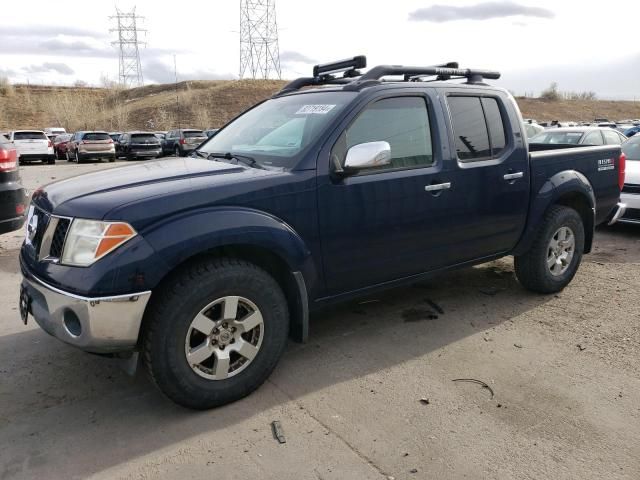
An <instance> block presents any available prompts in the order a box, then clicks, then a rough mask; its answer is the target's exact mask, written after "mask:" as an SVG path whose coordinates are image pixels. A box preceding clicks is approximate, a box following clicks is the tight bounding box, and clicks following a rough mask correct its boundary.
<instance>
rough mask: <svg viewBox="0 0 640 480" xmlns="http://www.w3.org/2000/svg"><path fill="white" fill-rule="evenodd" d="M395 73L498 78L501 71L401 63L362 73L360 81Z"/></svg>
mask: <svg viewBox="0 0 640 480" xmlns="http://www.w3.org/2000/svg"><path fill="white" fill-rule="evenodd" d="M393 75H405V76H407V75H409V76H411V77H430V76H436V75H438V76H449V77H454V76H455V77H466V78H474V79H475V78H478V77H482V78H488V79H491V80H497V79H499V78H500V72H494V71H491V70H474V69H470V68H450V67H443V66H439V65H436V66H433V67H404V66H401V65H381V66H379V67H374V68H372V69H371V70H369V71H368V72H367V73H365V74H364V75H362V76H361V77H360V78H359V79H358V82H366V81H368V80H380V79H381V78H383V77H387V76H393Z"/></svg>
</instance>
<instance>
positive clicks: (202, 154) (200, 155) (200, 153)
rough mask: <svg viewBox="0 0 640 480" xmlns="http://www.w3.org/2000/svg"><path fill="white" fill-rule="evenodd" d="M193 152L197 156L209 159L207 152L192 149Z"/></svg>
mask: <svg viewBox="0 0 640 480" xmlns="http://www.w3.org/2000/svg"><path fill="white" fill-rule="evenodd" d="M193 153H195V154H196V155H198V156H199V157H202V158H206V159H207V160H208V159H209V154H207V153H204V152H201V151H200V150H194V151H193Z"/></svg>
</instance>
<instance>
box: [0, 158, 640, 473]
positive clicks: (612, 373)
mask: <svg viewBox="0 0 640 480" xmlns="http://www.w3.org/2000/svg"><path fill="white" fill-rule="evenodd" d="M122 164H123V162H118V164H115V165H114V164H106V163H103V164H86V165H75V164H70V165H69V164H66V162H60V163H59V164H57V165H55V166H46V165H32V166H26V167H24V168H23V169H22V175H23V180H24V183H25V185H26V186H27V187H28V188H29V189H30V190H33V189H34V188H36V187H37V186H38V185H41V184H44V183H48V182H50V181H53V180H56V179H62V178H66V177H69V176H72V175H75V174H77V173H83V172H88V171H95V170H97V169H105V175H108V170H107V169H109V168H112V167H114V166H117V165H122ZM21 236H22V235H21V232H16V233H13V234H6V235H3V236H0V445H1V446H2V448H1V449H0V478H2V479H5V478H50V479H57V478H86V477H95V478H105V479H111V478H162V479H183V478H196V479H199V478H202V479H205V478H206V479H210V478H214V477H215V478H223V479H247V478H277V479H292V480H293V479H295V480H300V479H341V480H342V479H386V478H391V477H393V478H396V479H413V478H420V479H427V478H441V479H445V478H446V479H449V478H454V479H457V478H469V479H476V478H501V479H502V478H517V479H533V478H536V479H568V478H575V479H604V478H606V479H622V478H627V479H637V478H639V477H640V441H639V440H638V438H639V432H640V401H639V400H640V378H639V376H638V371H640V368H639V367H640V356H639V352H640V328H639V326H638V319H639V318H640V275H639V274H638V273H639V265H638V264H639V263H640V248H639V246H640V243H639V242H640V228H635V227H629V226H617V227H615V228H607V229H600V230H599V231H598V233H597V240H596V250H595V253H594V254H592V255H590V256H588V257H586V259H585V262H584V263H583V265H582V267H581V269H580V271H579V273H578V275H577V277H576V279H575V280H574V282H573V283H572V284H571V285H570V286H569V288H567V289H566V290H565V291H564V292H562V293H561V294H560V295H555V296H554V295H552V296H540V295H534V294H531V293H529V292H526V291H524V290H523V289H522V288H521V287H520V286H519V285H518V283H517V282H516V280H515V278H514V276H513V269H512V262H511V261H510V259H505V260H501V261H499V262H493V263H490V264H486V265H482V266H479V267H476V268H471V269H468V270H464V271H460V272H455V273H452V274H449V275H446V276H443V277H439V278H437V279H434V280H432V281H429V282H427V283H421V284H417V285H414V286H412V287H409V288H402V289H396V290H393V291H390V292H387V293H385V294H382V295H378V296H375V297H371V298H369V299H368V300H366V301H360V302H354V303H350V304H347V305H343V306H340V307H337V308H335V309H333V310H330V311H326V312H324V313H323V314H321V315H317V316H316V317H315V318H314V319H313V321H312V326H311V339H310V341H309V343H308V344H305V345H299V344H294V343H292V344H291V345H290V346H289V348H288V350H287V352H286V354H285V356H284V358H283V360H282V362H281V363H280V365H279V367H278V368H277V369H276V371H275V373H274V374H273V375H272V377H271V379H270V380H269V381H268V382H267V383H266V384H265V385H264V386H263V387H262V388H261V389H260V390H258V391H257V392H256V393H254V394H253V395H251V396H250V397H248V398H246V399H244V400H242V401H240V402H237V403H235V404H232V405H229V406H227V407H224V408H220V409H217V410H213V411H209V412H201V413H194V412H191V411H186V410H184V409H181V408H179V407H177V406H175V405H173V404H172V403H170V402H169V401H168V400H166V399H164V398H163V397H162V396H161V394H160V393H158V391H156V390H155V389H154V387H152V386H151V385H150V383H149V382H148V381H147V379H146V378H145V376H144V375H143V374H141V372H139V374H138V375H137V376H136V377H134V378H132V377H128V376H127V375H126V374H124V373H123V372H122V371H121V370H120V368H119V366H118V365H117V364H116V363H115V362H114V361H112V360H107V359H103V358H100V357H96V356H91V355H88V354H85V353H83V352H80V351H77V350H75V349H73V348H72V347H68V346H66V345H64V344H62V343H61V342H59V341H57V340H55V339H53V338H51V337H49V336H47V335H46V334H45V333H44V332H42V331H41V330H40V329H39V328H38V327H37V326H36V325H35V324H34V322H33V320H31V321H30V323H29V325H28V326H26V327H25V326H24V325H22V323H21V322H20V320H19V314H18V311H17V297H18V290H19V279H20V275H19V273H18V272H19V270H18V263H17V254H18V248H19V244H20V242H21ZM439 310H440V311H439ZM459 378H474V379H479V380H482V381H484V382H486V383H487V384H488V385H489V386H490V387H491V389H492V390H493V392H494V395H493V396H492V395H491V392H490V391H489V390H488V389H486V388H483V387H482V386H480V385H478V384H473V383H467V382H453V381H452V380H454V379H459ZM421 399H424V401H422V402H421ZM273 420H279V421H280V422H281V424H282V427H283V430H284V433H285V436H286V440H287V442H286V443H285V444H279V443H278V442H277V441H276V440H275V439H274V438H273V435H272V431H271V422H272V421H273Z"/></svg>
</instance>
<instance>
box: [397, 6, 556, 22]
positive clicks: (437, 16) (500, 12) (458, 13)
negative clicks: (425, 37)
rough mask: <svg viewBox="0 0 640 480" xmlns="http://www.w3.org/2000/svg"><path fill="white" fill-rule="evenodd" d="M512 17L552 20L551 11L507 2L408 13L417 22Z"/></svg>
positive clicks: (443, 7) (429, 8)
mask: <svg viewBox="0 0 640 480" xmlns="http://www.w3.org/2000/svg"><path fill="white" fill-rule="evenodd" d="M513 16H523V17H538V18H554V17H555V14H554V13H553V12H552V11H551V10H547V9H546V8H541V7H528V6H525V5H520V4H518V3H514V2H509V1H499V2H483V3H478V4H476V5H469V6H465V7H454V6H450V5H433V6H431V7H428V8H420V9H418V10H415V11H413V12H411V13H409V20H413V21H417V22H436V23H443V22H453V21H456V20H489V19H492V18H504V17H513Z"/></svg>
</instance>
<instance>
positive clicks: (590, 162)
mask: <svg viewBox="0 0 640 480" xmlns="http://www.w3.org/2000/svg"><path fill="white" fill-rule="evenodd" d="M529 152H530V153H529V156H530V159H531V161H530V165H531V182H532V185H531V195H532V196H537V195H539V194H544V187H545V184H546V183H547V182H549V181H551V183H552V184H554V186H555V183H557V181H554V180H553V177H554V175H556V174H558V173H559V172H566V171H571V170H573V171H576V172H578V173H579V174H581V175H582V176H583V177H584V178H585V179H586V180H587V181H588V183H589V184H590V185H591V188H592V189H593V194H594V197H595V200H596V202H595V205H596V225H597V224H600V223H602V222H604V221H605V220H606V219H607V217H608V216H609V214H610V213H611V211H612V210H613V209H614V208H615V206H616V204H617V203H618V201H619V198H620V189H619V187H618V169H619V158H620V154H621V153H622V149H621V147H620V146H619V145H605V146H595V147H583V146H579V145H577V146H576V145H542V144H530V145H529Z"/></svg>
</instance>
